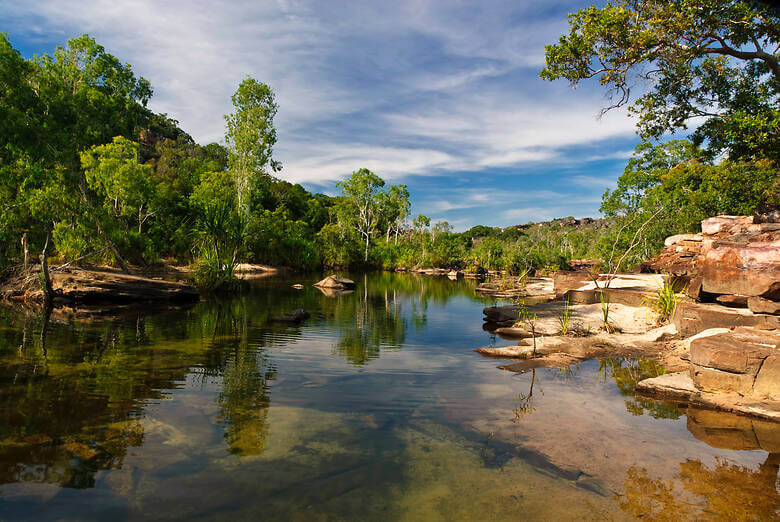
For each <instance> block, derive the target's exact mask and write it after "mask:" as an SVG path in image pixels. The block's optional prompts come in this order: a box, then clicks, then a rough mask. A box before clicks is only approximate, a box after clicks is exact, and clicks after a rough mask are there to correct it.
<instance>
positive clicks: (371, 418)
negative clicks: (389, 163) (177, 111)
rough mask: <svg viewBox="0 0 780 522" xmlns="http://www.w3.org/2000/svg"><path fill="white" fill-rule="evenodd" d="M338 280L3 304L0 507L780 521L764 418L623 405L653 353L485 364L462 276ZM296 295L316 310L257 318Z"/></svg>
mask: <svg viewBox="0 0 780 522" xmlns="http://www.w3.org/2000/svg"><path fill="white" fill-rule="evenodd" d="M352 278H353V279H355V280H356V281H357V282H358V287H357V289H356V291H355V292H354V293H351V294H347V295H339V296H328V295H323V294H322V293H321V292H320V291H319V290H317V289H316V288H313V287H311V286H310V285H311V283H313V282H315V280H316V279H317V278H315V277H299V278H295V279H291V278H289V277H288V278H283V277H272V278H264V279H258V280H256V281H253V282H252V285H251V288H249V289H247V290H246V291H245V292H244V293H243V294H242V295H241V296H239V297H235V298H233V299H227V300H220V299H213V300H208V301H205V302H201V303H198V304H197V305H195V306H194V307H192V308H189V309H187V310H176V311H164V312H154V311H148V312H146V313H138V312H136V313H126V314H124V315H122V316H121V317H120V318H115V317H113V318H112V317H102V318H101V317H92V318H84V319H80V320H78V321H76V320H73V319H69V318H65V317H62V316H57V315H56V314H55V315H53V316H52V317H50V318H49V319H48V321H46V320H45V319H43V318H42V317H40V316H36V315H29V314H28V315H25V314H22V313H19V312H12V311H10V310H2V311H0V520H36V521H37V520H54V519H56V520H109V519H110V520H125V519H129V520H136V519H144V520H174V519H197V520H201V519H206V520H210V519H227V520H241V519H249V518H253V519H269V520H330V519H336V520H344V519H350V520H352V519H355V520H505V519H514V520H517V519H541V520H561V519H572V518H575V519H586V520H588V519H598V520H604V519H616V520H621V519H630V518H634V517H644V518H651V519H672V518H673V519H676V520H679V519H720V518H730V519H736V520H741V519H748V520H773V519H776V518H777V517H778V515H779V514H780V511H778V510H780V495H779V494H778V482H777V472H778V464H779V463H780V454H777V453H770V451H778V449H780V427H779V426H778V425H775V424H771V423H763V422H759V421H751V420H750V419H747V418H744V417H737V416H732V415H728V414H719V413H714V412H707V411H696V410H685V409H682V408H678V407H677V406H675V405H674V404H668V403H658V402H652V401H643V400H639V399H636V398H634V397H633V395H632V391H633V387H634V386H635V384H636V382H637V380H639V379H641V378H644V377H647V376H653V375H657V374H658V373H660V372H662V371H663V369H662V368H660V367H658V366H657V365H655V364H654V363H652V362H650V361H641V360H631V359H624V358H612V359H605V360H601V361H588V362H585V363H582V364H580V365H577V366H572V367H569V368H565V369H537V370H535V371H533V372H526V373H514V372H511V371H507V370H502V369H499V368H498V366H501V365H502V364H504V363H503V362H502V361H498V360H492V359H484V358H482V357H480V356H479V355H477V354H476V353H474V352H473V351H472V349H473V348H478V347H481V346H488V345H501V344H510V343H509V342H507V341H502V340H501V339H496V338H494V337H492V336H491V335H490V334H489V333H488V332H485V331H483V330H482V313H481V308H482V307H483V306H486V305H491V304H493V301H486V300H481V299H477V298H476V297H475V296H474V290H473V288H474V284H473V283H472V282H469V281H457V282H456V281H450V280H448V279H446V278H434V277H426V276H420V277H417V276H412V275H400V274H387V273H376V274H368V275H353V276H352ZM293 283H303V284H304V285H306V286H305V289H303V290H295V289H293V288H291V285H292V284H293ZM295 308H305V309H306V310H308V311H309V312H310V313H311V314H312V317H311V319H310V320H308V321H307V322H306V323H304V324H303V325H299V326H294V325H286V324H281V323H274V322H271V321H270V319H271V318H272V317H274V316H278V315H282V314H283V313H285V312H288V311H290V310H293V309H295Z"/></svg>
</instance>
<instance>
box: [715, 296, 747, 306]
mask: <svg viewBox="0 0 780 522" xmlns="http://www.w3.org/2000/svg"><path fill="white" fill-rule="evenodd" d="M715 300H716V301H717V302H719V303H720V304H722V305H725V306H732V307H735V308H747V302H748V296H746V295H719V296H718V297H716V298H715Z"/></svg>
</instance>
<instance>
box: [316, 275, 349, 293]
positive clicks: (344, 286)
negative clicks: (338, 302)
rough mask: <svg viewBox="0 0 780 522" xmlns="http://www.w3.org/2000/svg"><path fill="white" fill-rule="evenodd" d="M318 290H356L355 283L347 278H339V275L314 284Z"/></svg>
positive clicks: (330, 276)
mask: <svg viewBox="0 0 780 522" xmlns="http://www.w3.org/2000/svg"><path fill="white" fill-rule="evenodd" d="M314 286H316V287H317V288H329V289H332V290H351V289H354V288H355V282H354V281H353V280H351V279H347V278H346V277H339V276H337V275H329V276H328V277H326V278H325V279H323V280H322V281H320V282H318V283H314Z"/></svg>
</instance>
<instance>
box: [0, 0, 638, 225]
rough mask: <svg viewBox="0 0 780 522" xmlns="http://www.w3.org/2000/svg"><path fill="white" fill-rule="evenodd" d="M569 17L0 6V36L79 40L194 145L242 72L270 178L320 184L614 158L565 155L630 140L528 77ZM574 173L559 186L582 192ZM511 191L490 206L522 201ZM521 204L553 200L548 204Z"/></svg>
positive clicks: (273, 6) (518, 9)
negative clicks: (253, 86) (129, 67)
mask: <svg viewBox="0 0 780 522" xmlns="http://www.w3.org/2000/svg"><path fill="white" fill-rule="evenodd" d="M561 5H563V6H564V7H563V8H561V9H562V10H560V11H559V12H555V13H554V14H550V12H551V10H555V9H558V8H560V7H561ZM578 7H579V5H578V4H575V3H573V2H572V1H570V2H561V1H557V2H545V3H543V4H538V3H533V2H526V3H522V2H520V3H508V4H506V3H496V4H490V5H485V6H482V5H479V6H478V5H476V4H474V3H473V2H455V1H453V2H440V1H424V0H406V1H401V2H358V3H353V4H342V3H338V2H327V3H326V2H317V1H314V0H306V1H295V0H279V1H277V2H272V1H265V2H254V1H248V0H247V1H235V2H229V3H215V2H210V1H206V0H192V1H187V2H183V1H168V2H157V1H152V0H136V1H133V2H116V1H113V0H85V1H82V2H79V3H72V2H60V1H56V0H42V1H39V2H36V3H35V5H33V4H32V3H27V2H11V1H7V0H0V11H2V12H4V13H5V14H6V15H7V16H8V18H9V19H10V20H12V27H13V29H12V30H11V32H12V34H11V37H12V41H13V39H14V34H15V33H17V32H19V33H25V32H26V34H27V36H28V37H29V38H30V39H33V40H35V39H37V40H40V39H41V38H44V37H46V36H50V37H51V35H56V39H57V40H58V41H60V42H62V41H64V40H65V38H66V37H69V36H75V35H78V34H81V33H84V32H87V33H89V34H90V35H92V36H94V37H95V38H96V39H97V40H98V41H99V42H100V43H102V44H103V45H104V46H105V47H106V48H107V49H108V51H109V52H111V53H112V54H115V55H116V56H118V57H119V58H120V59H121V60H122V61H126V62H129V63H132V64H133V67H134V69H135V71H136V72H137V73H138V74H141V75H143V76H145V77H146V78H148V79H149V80H150V81H151V83H152V85H153V86H154V88H155V96H154V98H153V100H152V102H151V107H152V109H154V110H156V111H160V112H166V113H168V114H169V115H170V116H171V117H173V118H175V119H177V120H179V121H180V123H181V126H182V127H183V128H184V129H185V130H186V131H188V132H189V133H190V134H192V135H193V136H194V137H195V138H196V139H197V140H198V141H200V142H209V141H218V140H221V138H222V136H223V119H222V116H223V115H224V114H226V113H228V112H230V110H231V106H230V95H231V94H232V93H233V92H234V90H235V88H236V86H237V84H238V83H239V82H240V81H241V79H242V78H243V77H245V76H246V75H251V76H253V77H255V78H257V79H259V80H261V81H264V82H266V83H268V84H269V85H271V86H272V87H273V89H274V90H275V92H276V94H277V101H278V103H279V107H280V108H279V113H278V117H277V127H278V129H279V132H278V136H279V143H278V145H277V158H278V159H279V160H281V161H282V163H283V164H284V169H283V171H282V172H281V177H282V178H285V179H288V180H290V181H294V182H308V183H312V184H316V185H319V186H323V187H332V183H333V181H335V180H337V179H339V178H342V177H343V176H345V175H348V174H349V173H350V172H352V171H353V170H356V169H358V168H362V167H366V168H370V169H372V170H374V171H375V172H377V173H378V174H379V175H380V176H382V177H383V178H385V179H387V180H389V181H393V182H399V181H403V180H404V178H406V177H408V176H410V175H415V176H420V175H422V176H437V175H441V176H445V175H448V176H452V175H457V173H468V175H469V176H473V175H474V173H479V172H483V171H488V170H490V169H493V168H504V169H509V170H512V169H520V168H526V167H527V166H528V165H529V164H531V165H533V164H537V165H547V166H549V165H551V164H559V165H563V164H565V163H567V162H570V163H571V162H587V161H597V160H603V159H619V158H623V157H625V156H622V155H623V154H625V153H624V152H623V151H622V150H620V151H617V152H614V153H606V154H598V153H594V154H590V155H589V156H583V157H572V156H571V155H570V152H569V150H570V149H571V148H572V147H578V146H590V145H595V144H598V143H603V142H605V141H608V140H615V139H628V138H630V137H631V136H632V135H633V132H634V122H633V121H632V120H630V119H628V118H626V117H625V113H619V112H616V113H614V114H609V115H607V116H606V117H605V118H604V119H603V120H601V121H599V120H598V119H597V118H596V114H597V113H598V109H599V107H600V106H601V104H602V103H603V99H601V95H600V90H599V89H598V87H597V86H596V87H595V88H593V89H591V90H589V88H588V87H587V86H583V87H581V88H580V89H578V90H577V91H572V90H570V89H569V88H568V86H566V85H564V84H563V83H547V82H543V81H542V80H540V79H539V78H538V76H537V75H538V71H539V69H540V67H541V66H542V64H543V61H544V60H543V58H544V57H543V54H544V50H543V49H544V44H545V43H549V42H552V41H555V40H556V39H557V37H558V35H559V34H561V33H562V32H563V31H564V30H565V27H566V20H565V12H566V11H571V10H573V9H575V8H578ZM562 13H564V14H562ZM464 175H465V174H464ZM560 176H563V174H561V175H560ZM560 176H559V177H560ZM587 177H588V176H586V175H581V176H579V177H575V178H573V179H572V180H571V181H572V182H573V184H579V185H580V186H585V185H586V184H587V183H588V182H589V181H591V180H589V179H587ZM592 181H593V182H594V183H595V182H597V181H598V182H601V183H603V182H604V180H596V179H593V180H592ZM607 181H608V180H607ZM515 192H516V191H515ZM524 192H527V193H528V194H533V193H534V192H533V190H531V191H524ZM445 193H446V191H443V190H438V191H437V194H436V196H435V197H433V198H430V200H429V201H421V202H419V205H420V207H421V208H425V209H426V211H427V212H432V213H444V212H451V211H454V210H458V209H469V208H472V209H473V208H484V207H486V206H488V205H495V204H496V201H497V199H501V197H503V196H501V197H499V196H498V195H497V194H496V190H495V189H493V191H492V193H491V192H488V193H489V194H490V199H486V196H485V191H482V192H481V193H480V192H470V193H465V194H461V195H457V194H450V195H443V194H445ZM423 196H427V195H423ZM512 197H513V198H514V201H505V202H503V203H502V204H505V205H509V204H513V203H523V202H529V201H531V199H522V198H528V197H533V196H527V195H526V196H523V195H518V194H514V195H513V196H512ZM536 197H537V199H538V200H539V201H550V202H551V203H553V204H554V203H556V200H555V197H559V195H556V196H553V195H550V194H547V195H541V194H539V193H537V194H536ZM480 198H482V199H480ZM518 198H520V199H518ZM523 204H525V203H523ZM529 209H531V210H533V211H536V210H537V209H532V208H531V207H528V208H526V209H513V210H511V211H507V212H510V213H509V214H508V215H506V216H505V217H506V218H507V219H510V218H512V219H514V218H515V217H520V216H525V215H527V214H528V213H529V212H530V210H529ZM569 213H570V212H565V214H569ZM453 222H455V221H453Z"/></svg>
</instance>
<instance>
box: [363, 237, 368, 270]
mask: <svg viewBox="0 0 780 522" xmlns="http://www.w3.org/2000/svg"><path fill="white" fill-rule="evenodd" d="M363 262H364V263H368V234H366V255H365V256H363Z"/></svg>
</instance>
